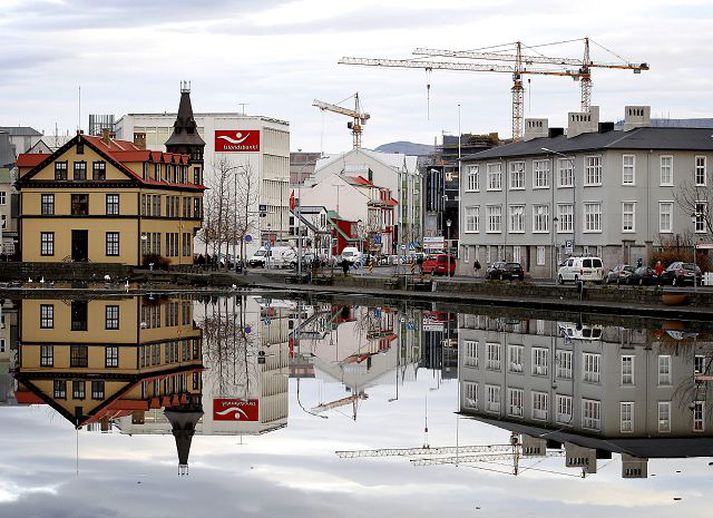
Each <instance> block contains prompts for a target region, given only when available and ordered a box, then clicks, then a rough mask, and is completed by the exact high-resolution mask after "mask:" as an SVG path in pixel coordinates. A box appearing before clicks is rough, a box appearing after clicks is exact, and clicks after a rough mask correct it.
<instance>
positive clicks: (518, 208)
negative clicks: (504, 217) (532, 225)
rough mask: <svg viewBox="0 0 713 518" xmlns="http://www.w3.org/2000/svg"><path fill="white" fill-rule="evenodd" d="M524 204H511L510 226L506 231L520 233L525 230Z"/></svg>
mask: <svg viewBox="0 0 713 518" xmlns="http://www.w3.org/2000/svg"><path fill="white" fill-rule="evenodd" d="M524 227H525V206H524V205H511V206H510V227H509V228H508V232H510V233H511V234H521V233H523V232H524V231H525V229H524Z"/></svg>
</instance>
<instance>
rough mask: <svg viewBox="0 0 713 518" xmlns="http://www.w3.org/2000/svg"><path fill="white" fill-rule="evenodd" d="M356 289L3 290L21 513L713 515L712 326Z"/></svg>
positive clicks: (5, 370)
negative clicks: (434, 300) (375, 297)
mask: <svg viewBox="0 0 713 518" xmlns="http://www.w3.org/2000/svg"><path fill="white" fill-rule="evenodd" d="M355 300H356V299H355ZM359 300H360V303H340V304H338V303H331V302H324V301H322V302H314V301H311V302H308V301H298V300H289V299H279V298H276V297H275V296H274V295H267V294H265V295H262V296H260V295H246V294H240V295H236V296H234V297H221V298H217V297H214V298H205V299H201V300H194V299H192V298H191V297H189V296H185V295H178V294H174V295H153V296H144V297H126V298H98V299H92V300H87V299H80V300H63V299H62V300H61V299H39V298H32V299H24V300H14V301H12V300H5V301H3V303H2V321H1V325H0V435H1V436H2V437H3V446H4V448H3V451H4V454H3V458H2V460H1V461H0V465H1V466H2V470H1V471H0V515H2V516H99V515H106V516H150V517H153V516H156V517H159V516H160V517H163V516H173V515H175V514H176V513H181V514H186V513H188V514H193V513H195V514H197V513H204V514H206V513H207V514H208V515H210V516H212V515H215V516H223V515H228V514H229V513H232V514H234V513H240V514H245V515H256V516H284V515H286V514H287V513H290V514H296V515H298V516H302V515H304V516H334V515H340V516H433V514H434V512H443V511H445V512H456V513H468V514H472V513H479V512H480V513H486V514H487V515H488V516H512V515H514V514H515V513H517V514H520V515H524V516H549V515H551V514H552V513H554V512H576V513H578V515H582V516H595V515H597V516H600V515H601V514H602V513H604V515H606V516H624V515H626V516H631V515H633V516H671V515H673V513H681V512H685V513H686V515H687V516H704V515H706V516H707V515H708V512H709V507H710V504H709V500H708V493H709V491H710V490H711V475H712V474H713V417H712V416H713V408H712V407H713V405H711V402H712V401H713V393H712V391H711V383H710V381H711V379H713V377H712V376H711V375H712V374H713V371H712V368H711V361H712V359H713V341H712V340H713V338H712V337H711V331H712V329H711V328H710V327H709V326H708V325H706V324H698V325H696V324H695V323H684V322H660V321H659V322H654V321H651V322H641V321H633V320H630V321H627V320H625V319H622V320H621V321H614V320H597V318H596V317H593V316H587V315H574V316H568V317H563V318H561V319H559V320H544V319H538V318H535V317H536V316H537V315H532V314H530V313H528V312H517V311H509V312H508V313H499V312H498V311H497V310H495V309H489V310H487V312H484V313H481V314H472V313H468V312H463V313H455V312H448V311H444V310H442V308H440V309H441V310H437V309H438V308H435V307H434V308H430V309H428V308H426V309H424V308H423V307H420V308H416V307H412V306H410V305H409V304H407V303H400V304H398V305H388V304H385V303H383V304H381V303H366V302H365V300H363V299H359Z"/></svg>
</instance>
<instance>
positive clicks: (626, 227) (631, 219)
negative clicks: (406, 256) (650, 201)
mask: <svg viewBox="0 0 713 518" xmlns="http://www.w3.org/2000/svg"><path fill="white" fill-rule="evenodd" d="M635 229H636V202H633V201H625V202H622V204H621V231H622V232H634V230H635Z"/></svg>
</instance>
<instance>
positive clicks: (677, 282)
mask: <svg viewBox="0 0 713 518" xmlns="http://www.w3.org/2000/svg"><path fill="white" fill-rule="evenodd" d="M694 276H695V277H694ZM694 279H695V282H696V284H698V285H699V286H700V284H701V281H702V280H703V274H702V273H701V269H700V268H699V267H698V266H697V265H695V264H693V263H684V262H682V261H676V262H675V263H671V264H669V265H668V268H666V269H665V270H664V272H663V273H662V274H661V281H662V282H663V283H664V284H671V285H673V286H684V285H686V284H690V285H693V282H694Z"/></svg>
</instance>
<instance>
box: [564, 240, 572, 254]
mask: <svg viewBox="0 0 713 518" xmlns="http://www.w3.org/2000/svg"><path fill="white" fill-rule="evenodd" d="M564 253H565V254H573V253H574V240H572V239H567V240H566V241H565V242H564Z"/></svg>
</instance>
